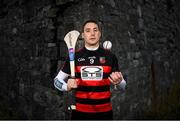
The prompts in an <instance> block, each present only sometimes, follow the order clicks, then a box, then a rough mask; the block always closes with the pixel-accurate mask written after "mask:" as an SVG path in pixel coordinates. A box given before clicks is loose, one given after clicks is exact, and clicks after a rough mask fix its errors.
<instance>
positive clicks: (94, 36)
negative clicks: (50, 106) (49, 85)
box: [54, 20, 126, 120]
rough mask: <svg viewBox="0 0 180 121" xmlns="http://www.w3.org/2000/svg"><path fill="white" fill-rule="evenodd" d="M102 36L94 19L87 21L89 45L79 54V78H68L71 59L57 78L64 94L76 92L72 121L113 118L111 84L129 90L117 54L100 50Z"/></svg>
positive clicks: (85, 26)
mask: <svg viewBox="0 0 180 121" xmlns="http://www.w3.org/2000/svg"><path fill="white" fill-rule="evenodd" d="M100 37H101V31H100V27H99V24H98V23H97V22H96V21H94V20H89V21H86V22H85V23H84V24H83V27H82V38H83V39H84V42H85V45H84V47H83V48H82V49H81V50H79V51H77V52H76V53H75V77H76V78H75V79H68V77H69V75H70V66H69V61H68V60H67V61H66V62H65V64H64V66H63V67H62V69H61V70H60V72H59V73H58V75H57V76H56V77H55V79H54V85H55V87H56V88H57V89H58V90H60V91H70V90H72V89H74V88H75V89H76V92H75V98H76V108H75V110H73V113H72V119H76V120H80V119H84V120H93V119H96V120H98V119H101V120H111V119H113V114H112V105H111V101H110V98H111V92H110V85H111V84H113V85H116V86H118V87H120V88H122V89H125V86H126V81H125V80H124V79H123V75H122V74H121V72H120V70H119V68H118V60H117V58H116V56H115V55H114V54H113V53H111V52H110V51H108V50H105V49H103V48H101V47H100V44H99V41H100ZM66 80H67V81H66Z"/></svg>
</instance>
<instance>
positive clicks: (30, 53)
mask: <svg viewBox="0 0 180 121" xmlns="http://www.w3.org/2000/svg"><path fill="white" fill-rule="evenodd" d="M179 13H180V2H179V0H153V1H150V0H137V1H135V0H38V1H35V0H1V2H0V80H1V86H0V97H1V101H0V117H1V119H69V117H68V116H69V112H68V111H67V109H66V107H67V106H66V105H67V104H68V99H67V97H68V94H67V93H62V92H59V91H57V90H56V89H55V88H54V86H53V78H54V76H55V75H56V74H57V73H58V71H59V69H60V66H61V65H62V64H63V62H64V60H65V58H66V56H67V48H66V45H65V43H64V42H63V38H64V35H65V34H66V33H67V32H68V31H70V30H72V29H76V30H79V31H81V25H82V23H83V22H84V21H86V20H88V19H96V20H98V21H99V23H100V25H101V29H102V40H101V43H102V42H103V41H105V40H110V41H112V43H113V48H112V50H111V51H113V52H114V53H115V54H116V56H117V57H118V60H119V67H120V69H121V71H122V73H123V74H124V77H125V79H126V81H127V88H126V91H125V92H122V91H120V92H117V91H115V90H113V88H112V93H113V94H112V99H111V101H112V103H113V110H114V119H151V118H152V117H148V115H147V114H146V111H147V109H150V108H151V107H152V106H155V109H157V107H158V104H162V103H163V102H164V100H166V99H167V98H166V97H167V95H168V94H169V93H170V92H171V91H170V90H171V88H172V87H173V84H179V81H180V76H179V74H180V71H179V67H180V61H179V60H180V47H179V45H180V41H179V39H180V36H179V35H180V14H179ZM82 45H83V41H82V40H81V38H80V39H79V41H78V43H77V48H80V47H82ZM178 89H179V88H178ZM173 99H174V98H173ZM178 99H180V98H179V96H178V97H177V98H175V101H176V100H178ZM178 104H179V103H178ZM167 107H168V106H167ZM174 107H176V108H174ZM174 107H172V105H171V107H170V109H169V110H168V111H169V112H168V111H164V112H165V114H164V115H158V114H157V115H158V116H159V117H157V118H156V117H153V118H156V119H158V118H162V117H163V116H165V115H166V117H165V119H179V117H178V116H179V114H180V110H179V109H180V104H179V105H175V106H174ZM171 113H172V114H173V116H171V115H169V114H171ZM167 114H168V115H167ZM168 116H169V117H168Z"/></svg>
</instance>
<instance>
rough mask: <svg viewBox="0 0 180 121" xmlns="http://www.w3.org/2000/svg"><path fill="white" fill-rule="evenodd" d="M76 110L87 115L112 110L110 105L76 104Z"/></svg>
mask: <svg viewBox="0 0 180 121" xmlns="http://www.w3.org/2000/svg"><path fill="white" fill-rule="evenodd" d="M76 110H78V111H81V112H87V113H88V112H89V113H97V112H107V111H110V110H112V105H111V104H110V103H106V104H100V105H87V104H80V103H76Z"/></svg>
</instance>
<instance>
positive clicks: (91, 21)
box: [82, 20, 101, 32]
mask: <svg viewBox="0 0 180 121" xmlns="http://www.w3.org/2000/svg"><path fill="white" fill-rule="evenodd" d="M87 23H95V24H96V25H97V26H98V29H99V30H100V31H101V29H100V26H99V23H98V22H97V21H96V20H87V21H85V22H84V24H83V25H82V32H84V26H85V25H86V24H87Z"/></svg>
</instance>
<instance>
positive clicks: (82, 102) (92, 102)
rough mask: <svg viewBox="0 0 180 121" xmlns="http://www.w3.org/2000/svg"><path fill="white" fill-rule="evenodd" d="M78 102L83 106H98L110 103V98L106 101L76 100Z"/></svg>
mask: <svg viewBox="0 0 180 121" xmlns="http://www.w3.org/2000/svg"><path fill="white" fill-rule="evenodd" d="M76 102H77V103H81V104H89V105H98V104H105V103H110V98H105V99H82V98H76Z"/></svg>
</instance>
